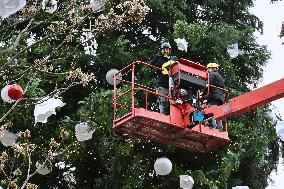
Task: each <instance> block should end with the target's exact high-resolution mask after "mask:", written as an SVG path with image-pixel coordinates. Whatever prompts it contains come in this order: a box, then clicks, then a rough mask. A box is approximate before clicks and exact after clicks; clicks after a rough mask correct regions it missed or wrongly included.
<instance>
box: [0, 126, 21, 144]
mask: <svg viewBox="0 0 284 189" xmlns="http://www.w3.org/2000/svg"><path fill="white" fill-rule="evenodd" d="M18 137H19V136H18V135H16V134H14V133H12V132H10V131H8V130H4V131H2V132H1V133H0V141H1V143H2V144H3V145H4V146H13V145H14V144H15V143H16V140H17V138H18Z"/></svg>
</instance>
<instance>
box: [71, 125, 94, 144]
mask: <svg viewBox="0 0 284 189" xmlns="http://www.w3.org/2000/svg"><path fill="white" fill-rule="evenodd" d="M75 132H76V137H77V140H78V141H80V142H83V141H85V140H89V139H91V138H92V137H93V133H94V130H91V128H90V126H89V125H87V124H86V123H79V124H77V125H75Z"/></svg>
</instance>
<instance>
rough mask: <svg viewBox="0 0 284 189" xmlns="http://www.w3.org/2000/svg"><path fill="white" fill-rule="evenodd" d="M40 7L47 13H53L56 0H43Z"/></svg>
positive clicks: (55, 7)
mask: <svg viewBox="0 0 284 189" xmlns="http://www.w3.org/2000/svg"><path fill="white" fill-rule="evenodd" d="M42 9H43V10H44V11H45V12H48V13H54V12H55V11H56V9H57V0H43V1H42Z"/></svg>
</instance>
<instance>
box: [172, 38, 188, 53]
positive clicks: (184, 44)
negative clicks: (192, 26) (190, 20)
mask: <svg viewBox="0 0 284 189" xmlns="http://www.w3.org/2000/svg"><path fill="white" fill-rule="evenodd" d="M175 42H176V43H177V47H178V49H179V50H181V51H185V52H187V45H188V42H187V41H186V40H185V39H180V38H177V39H175Z"/></svg>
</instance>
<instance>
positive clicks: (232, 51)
mask: <svg viewBox="0 0 284 189" xmlns="http://www.w3.org/2000/svg"><path fill="white" fill-rule="evenodd" d="M227 52H228V53H229V55H230V57H231V58H236V57H237V56H238V55H239V47H238V43H234V44H232V45H230V46H228V47H227Z"/></svg>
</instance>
